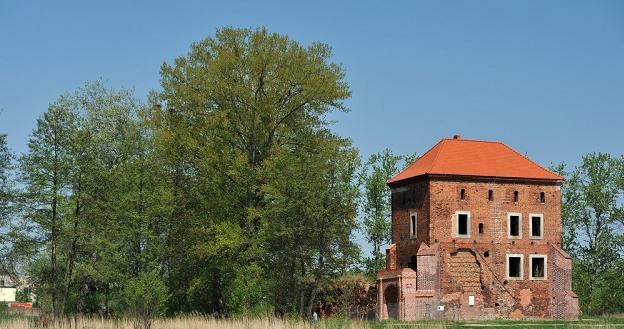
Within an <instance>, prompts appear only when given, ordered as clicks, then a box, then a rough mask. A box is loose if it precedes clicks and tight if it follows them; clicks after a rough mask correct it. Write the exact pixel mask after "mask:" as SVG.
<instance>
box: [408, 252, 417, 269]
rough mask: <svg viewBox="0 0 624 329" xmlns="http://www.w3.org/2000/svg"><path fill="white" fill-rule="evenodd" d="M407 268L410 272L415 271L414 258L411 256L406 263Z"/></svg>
mask: <svg viewBox="0 0 624 329" xmlns="http://www.w3.org/2000/svg"><path fill="white" fill-rule="evenodd" d="M407 267H409V268H411V269H412V270H414V271H416V256H412V257H411V258H410V261H409V263H407Z"/></svg>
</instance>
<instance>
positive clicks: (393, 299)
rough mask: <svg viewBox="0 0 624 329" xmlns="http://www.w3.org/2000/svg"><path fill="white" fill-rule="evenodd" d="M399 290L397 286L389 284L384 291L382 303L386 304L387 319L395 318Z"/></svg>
mask: <svg viewBox="0 0 624 329" xmlns="http://www.w3.org/2000/svg"><path fill="white" fill-rule="evenodd" d="M398 301H399V290H398V289H397V286H395V285H390V286H388V287H387V288H386V291H384V304H385V305H386V313H387V314H388V319H394V320H396V319H397V315H398V305H399V304H398Z"/></svg>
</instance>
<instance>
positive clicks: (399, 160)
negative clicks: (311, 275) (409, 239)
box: [359, 149, 418, 277]
mask: <svg viewBox="0 0 624 329" xmlns="http://www.w3.org/2000/svg"><path fill="white" fill-rule="evenodd" d="M417 159H418V155H416V154H407V155H404V156H400V155H395V154H394V153H392V151H391V150H389V149H384V150H383V151H381V152H379V153H375V154H372V155H371V156H370V157H369V159H368V161H367V162H366V163H365V164H364V166H363V167H362V170H361V172H360V174H359V176H360V178H359V179H360V185H361V186H362V189H363V197H362V200H361V208H362V216H363V217H364V218H363V220H362V228H361V229H362V230H363V233H364V235H365V237H366V238H367V239H368V242H370V243H372V244H373V252H372V253H373V257H372V258H366V259H365V261H364V267H365V268H366V272H367V274H368V276H369V277H375V276H376V275H377V272H379V271H380V270H381V269H383V268H384V267H385V266H386V265H385V259H384V255H383V254H382V252H381V246H382V245H384V244H386V243H389V242H390V241H391V238H392V236H391V233H392V232H391V230H390V229H391V226H390V225H391V223H390V217H391V216H392V209H391V202H392V200H391V193H390V188H389V187H388V186H387V181H388V180H389V179H390V178H392V177H393V176H395V175H396V174H397V173H398V172H399V169H401V168H405V167H407V166H408V165H410V164H411V163H412V162H414V161H416V160H417Z"/></svg>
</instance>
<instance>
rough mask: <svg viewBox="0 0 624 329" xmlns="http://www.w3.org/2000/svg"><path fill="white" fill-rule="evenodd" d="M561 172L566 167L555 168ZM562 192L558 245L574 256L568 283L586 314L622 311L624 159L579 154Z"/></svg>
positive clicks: (623, 278)
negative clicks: (571, 280)
mask: <svg viewBox="0 0 624 329" xmlns="http://www.w3.org/2000/svg"><path fill="white" fill-rule="evenodd" d="M554 169H555V170H557V171H558V172H560V173H565V170H564V169H565V167H564V166H563V165H559V166H558V167H556V168H554ZM567 178H568V179H567V181H566V182H565V183H564V185H563V191H562V201H563V209H562V221H563V242H564V243H563V245H564V248H566V250H568V252H570V254H571V255H572V256H573V257H574V259H575V262H574V268H573V271H574V272H573V284H574V287H573V288H574V290H575V291H576V292H577V293H578V294H579V296H580V302H581V306H582V307H583V310H584V311H585V312H587V313H589V314H600V313H607V312H613V311H620V312H621V311H622V309H623V308H624V304H622V300H621V296H622V294H623V293H624V291H623V290H622V286H621V284H620V282H622V280H624V276H623V275H622V273H624V272H622V266H623V251H624V233H623V232H624V205H623V204H622V197H623V196H624V158H614V157H612V156H610V155H608V154H604V153H592V154H588V155H586V156H584V157H583V161H582V163H581V164H580V165H579V166H578V167H577V168H575V169H574V170H573V171H572V172H571V173H569V174H568V177H567Z"/></svg>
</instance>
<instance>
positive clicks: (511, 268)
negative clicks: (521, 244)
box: [507, 254, 524, 280]
mask: <svg viewBox="0 0 624 329" xmlns="http://www.w3.org/2000/svg"><path fill="white" fill-rule="evenodd" d="M523 259H524V256H523V255H517V254H511V255H507V279H508V280H522V278H523V273H522V263H523Z"/></svg>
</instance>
